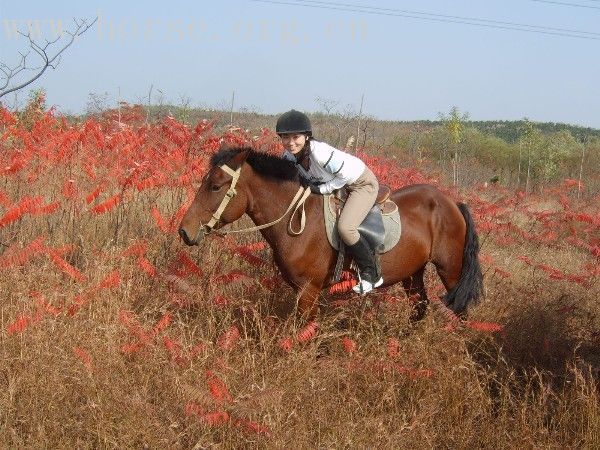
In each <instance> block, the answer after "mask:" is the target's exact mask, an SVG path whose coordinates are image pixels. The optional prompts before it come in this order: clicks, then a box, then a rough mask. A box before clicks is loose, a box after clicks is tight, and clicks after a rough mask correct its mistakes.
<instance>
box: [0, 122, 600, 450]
mask: <svg viewBox="0 0 600 450" xmlns="http://www.w3.org/2000/svg"><path fill="white" fill-rule="evenodd" d="M3 120H4V122H3V125H2V126H3V133H4V134H3V138H2V146H3V149H2V152H3V156H2V158H3V160H2V167H3V169H2V170H3V179H2V181H1V182H0V189H1V192H2V194H3V195H4V197H3V198H4V200H3V202H2V206H1V207H0V208H1V209H0V223H2V227H1V228H0V233H1V239H0V241H1V242H2V247H3V248H2V251H3V252H2V254H1V255H0V275H1V276H0V289H1V292H2V303H1V307H0V317H1V327H2V328H1V331H0V349H1V350H0V351H1V360H0V447H2V448H181V449H188V448H210V447H217V446H218V447H222V448H432V447H435V448H598V447H599V446H600V408H599V403H598V388H597V383H598V379H599V373H598V370H599V369H600V358H599V357H600V352H599V351H598V345H599V339H600V328H599V325H600V323H599V318H598V313H599V312H600V309H599V307H598V298H599V295H598V294H599V293H600V290H599V288H598V282H597V275H595V272H594V268H595V267H597V264H598V259H597V258H596V257H594V256H593V254H590V253H586V251H585V249H583V248H582V247H581V246H579V247H574V246H571V245H568V244H565V243H564V241H562V240H560V241H558V240H554V241H552V242H550V241H548V243H547V245H542V244H540V243H539V242H532V241H529V242H528V241H527V239H525V238H523V236H521V235H519V234H515V233H512V234H510V236H508V235H504V234H503V231H502V230H500V229H496V228H493V227H490V228H489V229H482V230H481V232H480V233H481V237H482V241H483V246H482V254H483V258H482V259H483V262H484V268H485V270H486V275H485V283H486V290H487V292H486V298H485V300H484V301H483V302H482V304H481V305H479V306H478V307H477V308H476V309H474V310H473V311H472V314H471V316H470V318H469V319H470V322H468V323H467V324H466V325H464V324H460V323H456V322H454V321H448V316H447V314H445V313H444V310H443V308H441V307H440V306H439V303H436V302H434V303H433V305H432V307H431V308H430V311H429V313H428V315H427V317H426V318H425V319H424V320H423V321H421V322H420V323H418V324H416V325H410V324H409V322H408V317H409V315H410V312H411V305H410V302H409V301H408V299H406V298H405V296H404V294H403V293H402V291H401V290H400V289H398V288H394V289H390V290H387V291H384V292H381V293H380V294H377V295H373V296H372V298H371V300H372V303H373V304H372V305H367V306H365V305H363V304H361V303H360V302H359V301H357V299H352V300H351V301H348V302H344V301H340V302H339V304H340V306H338V307H334V306H327V305H324V308H323V314H322V315H321V316H320V317H319V319H318V326H313V325H312V324H308V325H307V324H306V323H302V322H300V321H298V320H297V319H296V317H295V316H294V315H293V307H294V303H295V297H294V294H293V293H292V291H291V290H290V289H289V288H288V287H286V286H285V285H283V283H282V282H281V280H280V279H279V277H278V275H277V271H276V269H275V268H274V267H273V265H272V263H271V262H270V261H271V259H270V253H269V250H268V249H265V248H261V245H260V244H258V245H252V244H255V243H257V242H260V236H259V235H250V236H245V237H242V238H239V239H238V240H237V241H234V240H232V239H229V238H228V239H226V240H223V239H220V238H214V239H209V240H207V242H205V243H204V244H203V245H202V246H201V247H199V248H193V249H187V248H183V246H182V244H181V242H180V241H179V240H178V239H177V237H176V234H175V233H174V228H173V224H176V220H171V219H176V218H177V217H178V214H179V211H180V210H181V207H182V205H185V203H186V202H187V201H189V196H188V189H187V186H186V183H185V180H186V178H182V179H181V182H180V183H178V182H176V181H174V180H178V179H179V178H178V177H183V176H184V175H190V174H191V175H190V176H189V177H188V178H192V175H194V174H195V172H193V171H190V169H189V168H190V167H191V166H193V164H194V163H197V164H198V166H197V167H198V172H201V170H202V168H203V166H202V161H203V160H204V159H205V157H206V154H207V153H209V152H210V151H211V149H213V148H215V146H217V145H218V143H219V139H220V138H222V137H224V138H225V139H226V140H230V141H233V142H235V141H236V139H238V138H239V136H237V135H226V136H216V137H215V136H212V135H210V133H208V132H204V131H202V132H201V133H198V134H196V135H194V134H193V133H192V132H191V130H190V129H187V128H185V127H183V128H181V127H178V126H177V124H173V123H172V122H167V123H163V124H158V125H156V126H151V127H150V128H144V127H132V128H131V129H129V128H127V129H124V130H118V129H114V128H111V127H112V125H111V124H110V123H108V124H97V125H94V124H90V123H88V124H87V125H82V126H81V127H79V128H77V127H76V128H75V129H70V128H68V127H66V126H65V125H64V124H63V125H61V124H60V120H58V119H54V118H45V119H44V118H40V121H43V120H47V121H48V122H47V123H46V124H45V125H44V124H43V123H40V124H38V128H37V131H36V128H35V126H34V128H33V129H32V130H24V129H22V128H20V127H19V124H18V123H11V122H10V120H9V119H8V118H4V119H3ZM63 127H64V128H63ZM186 133H187V134H186ZM103 141H104V143H103ZM25 156H27V158H28V159H27V158H26V159H23V161H25V162H24V164H23V166H22V167H21V168H18V164H17V165H16V166H15V167H17V169H15V170H12V169H11V170H7V169H6V167H10V166H11V164H16V163H18V162H19V161H20V159H19V158H21V157H23V158H25ZM373 164H378V166H377V167H378V170H379V171H380V174H381V176H384V175H385V174H386V173H392V175H393V174H394V173H395V172H394V170H396V169H394V168H393V167H391V166H390V165H389V164H390V163H386V162H382V161H376V162H373ZM136 167H143V170H139V171H138V172H135V170H136ZM89 172H92V173H93V174H94V177H92V176H90V173H89ZM160 173H163V174H167V175H168V176H166V177H165V178H160V177H159V176H158V174H160ZM415 176H416V175H415ZM152 177H155V178H156V179H160V180H159V181H156V182H149V181H147V180H148V179H151V178H152ZM71 180H72V181H71ZM153 183H154V184H155V185H154V186H153ZM99 187H101V189H100V191H101V192H100V191H99V192H98V194H94V195H92V194H93V193H94V192H95V191H96V190H98V189H99ZM474 192H475V191H473V192H470V193H465V194H464V195H465V196H470V195H478V196H479V197H478V198H480V199H481V198H482V194H481V193H477V194H475V193H474ZM486 195H488V194H486ZM489 195H490V196H491V195H492V194H489ZM494 195H496V194H494ZM504 195H505V194H503V193H501V194H498V196H497V197H494V198H493V199H491V198H488V201H489V203H488V204H489V205H495V206H496V207H497V206H498V205H502V204H503V203H502V202H503V200H502V199H504V198H505V197H504ZM26 196H30V197H31V198H33V200H32V201H31V202H30V204H27V202H25V203H23V202H22V201H21V200H22V199H23V198H25V197H26ZM36 196H41V197H42V198H41V199H39V200H37V201H36V200H35V197H36ZM89 198H91V200H90V201H89V202H88V199H89ZM111 199H112V200H111ZM114 199H118V200H114ZM0 200H2V198H0ZM480 201H481V202H483V200H480ZM36 202H37V203H36ZM52 202H59V205H58V206H57V207H54V206H52V207H47V208H46V209H45V210H43V209H40V208H44V207H46V206H47V205H50V204H52ZM107 202H108V203H107ZM473 202H474V203H473V207H474V208H477V207H481V208H483V206H481V205H479V206H477V204H476V202H475V200H474V199H473ZM482 204H483V203H482ZM529 206H531V205H529ZM19 208H21V210H19ZM53 208H54V209H53ZM573 208H575V206H574V207H573ZM578 208H581V209H577V211H579V210H581V211H584V210H585V211H586V213H589V214H591V213H590V210H589V209H584V208H583V206H581V207H578ZM488 209H489V208H488ZM3 220H4V221H3ZM2 221H3V222H2ZM480 222H481V223H483V222H485V221H484V220H483V217H482V218H481V220H480ZM540 224H541V225H540ZM538 225H540V226H542V227H543V222H539V223H538ZM534 228H535V226H534V225H531V227H524V228H523V229H524V230H527V232H531V233H533V232H534ZM486 230H487V231H486ZM581 233H582V232H580V234H578V235H577V236H580V237H581V236H582V234H581ZM587 233H588V234H585V235H584V236H585V237H586V239H587V240H586V242H587V243H588V244H590V243H591V244H593V242H595V241H593V239H595V238H596V237H597V236H598V235H597V233H598V231H597V229H596V230H595V231H594V229H591V230H588V231H587ZM536 236H542V237H543V235H536ZM509 237H510V238H511V239H512V240H513V241H512V242H510V241H509V240H508V238H509ZM542 237H541V238H540V239H542ZM523 255H527V256H528V257H529V258H531V261H532V262H531V264H526V263H524V262H523V261H522V260H519V259H518V257H519V256H523ZM542 264H545V265H547V266H551V268H554V270H559V271H560V273H564V274H578V273H587V274H588V275H589V274H591V275H590V276H589V278H587V279H585V280H584V281H583V282H581V283H579V282H575V281H573V280H572V279H571V280H569V279H564V278H563V279H557V278H560V276H556V273H555V277H554V278H551V277H549V272H548V270H546V271H544V270H542V269H541V268H540V265H542ZM586 271H587V272H586ZM550 274H552V272H550ZM559 275H560V274H559ZM427 280H428V288H429V293H430V296H431V297H432V298H433V297H435V295H436V294H439V293H440V291H439V280H438V279H437V278H436V276H435V274H434V273H433V271H429V272H428V274H427ZM340 299H341V300H344V299H346V300H347V299H348V297H343V296H342V297H340V298H338V300H340ZM334 300H335V299H334ZM324 302H325V301H324ZM330 303H331V302H330ZM290 312H291V313H292V314H291V315H289V313H290ZM286 314H288V315H286ZM497 324H499V325H501V327H498V326H496V325H497ZM491 325H493V326H491ZM500 328H501V329H500ZM499 329H500V331H499Z"/></svg>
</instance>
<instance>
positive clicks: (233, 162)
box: [227, 148, 250, 170]
mask: <svg viewBox="0 0 600 450" xmlns="http://www.w3.org/2000/svg"><path fill="white" fill-rule="evenodd" d="M249 154H250V149H249V148H246V149H244V150H241V151H240V152H239V153H238V154H237V155H235V156H234V157H233V158H231V159H230V160H229V163H228V164H227V165H228V166H230V167H231V168H232V169H233V170H236V169H238V168H239V167H241V166H242V164H244V161H246V158H247V157H248V155H249Z"/></svg>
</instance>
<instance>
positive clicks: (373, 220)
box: [324, 185, 401, 282]
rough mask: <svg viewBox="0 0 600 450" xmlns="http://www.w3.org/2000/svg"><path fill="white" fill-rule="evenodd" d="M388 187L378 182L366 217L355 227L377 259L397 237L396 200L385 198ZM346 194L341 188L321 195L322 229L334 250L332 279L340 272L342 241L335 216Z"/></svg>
mask: <svg viewBox="0 0 600 450" xmlns="http://www.w3.org/2000/svg"><path fill="white" fill-rule="evenodd" d="M390 194H391V189H390V188H389V186H385V185H380V186H379V192H378V195H377V199H376V201H375V204H374V205H373V207H372V208H371V210H370V211H369V213H368V214H367V217H366V218H365V220H363V222H362V223H361V224H360V226H359V227H358V232H359V233H360V235H361V236H363V237H364V238H365V239H366V240H367V242H368V243H369V245H370V247H371V249H372V250H373V253H375V260H376V263H377V264H379V263H378V259H379V258H378V255H379V254H381V253H385V252H387V251H389V250H390V249H391V248H393V247H394V246H395V245H396V244H397V243H398V241H399V240H400V233H401V226H400V213H399V211H398V206H397V205H396V203H394V202H393V201H391V200H390V199H389V197H390ZM347 198H348V191H347V190H346V189H345V188H343V189H339V190H337V191H335V192H334V194H331V195H328V196H325V197H324V212H325V229H326V231H327V237H328V239H329V243H330V244H331V246H332V247H333V248H334V249H336V250H338V251H339V253H338V260H337V263H336V267H335V271H334V276H333V282H337V281H338V280H339V279H340V277H341V273H342V269H343V265H344V259H345V249H344V243H343V241H342V240H341V239H340V237H339V235H338V233H337V225H336V223H337V218H338V217H339V215H340V213H341V211H342V208H343V207H344V204H345V202H346V199H347Z"/></svg>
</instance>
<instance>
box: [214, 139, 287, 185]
mask: <svg viewBox="0 0 600 450" xmlns="http://www.w3.org/2000/svg"><path fill="white" fill-rule="evenodd" d="M243 151H249V152H250V153H249V154H248V157H247V158H246V162H247V163H248V164H250V166H251V167H252V168H253V169H254V170H255V171H256V172H257V173H259V174H261V175H264V176H266V177H270V178H275V179H277V180H282V181H298V169H296V165H295V164H294V163H293V162H291V161H289V160H287V159H283V158H280V157H279V156H275V155H270V154H269V153H264V152H257V151H256V150H253V149H252V148H250V147H239V148H224V149H221V150H219V151H218V152H217V153H215V154H214V155H213V156H212V158H211V159H210V166H211V167H215V166H220V165H222V164H226V163H227V162H229V160H231V158H233V157H234V156H235V155H237V154H239V153H240V152H243Z"/></svg>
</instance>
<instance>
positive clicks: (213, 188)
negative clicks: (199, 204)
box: [210, 184, 221, 192]
mask: <svg viewBox="0 0 600 450" xmlns="http://www.w3.org/2000/svg"><path fill="white" fill-rule="evenodd" d="M210 190H211V191H213V192H219V191H220V190H221V186H217V185H216V184H213V185H212V186H211V188H210Z"/></svg>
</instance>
